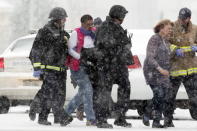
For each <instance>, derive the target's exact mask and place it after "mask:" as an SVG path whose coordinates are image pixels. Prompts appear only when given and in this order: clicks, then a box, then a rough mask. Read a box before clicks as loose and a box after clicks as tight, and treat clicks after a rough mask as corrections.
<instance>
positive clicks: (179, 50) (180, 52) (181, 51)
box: [176, 49, 184, 57]
mask: <svg viewBox="0 0 197 131" xmlns="http://www.w3.org/2000/svg"><path fill="white" fill-rule="evenodd" d="M176 55H177V56H181V57H183V56H184V53H183V50H182V49H177V50H176Z"/></svg>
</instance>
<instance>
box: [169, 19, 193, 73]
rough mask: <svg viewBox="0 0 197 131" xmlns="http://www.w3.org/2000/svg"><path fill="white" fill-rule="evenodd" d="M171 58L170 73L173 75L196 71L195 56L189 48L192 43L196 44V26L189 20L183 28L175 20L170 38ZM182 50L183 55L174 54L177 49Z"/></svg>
mask: <svg viewBox="0 0 197 131" xmlns="http://www.w3.org/2000/svg"><path fill="white" fill-rule="evenodd" d="M170 43H171V46H170V49H171V51H172V52H173V53H172V54H173V55H172V58H171V60H170V61H171V69H170V75H171V76H173V77H177V76H186V75H191V74H196V73H197V57H196V56H195V52H193V51H192V50H191V46H192V45H197V27H196V26H194V25H193V24H192V23H191V22H190V23H189V24H188V26H187V27H186V28H184V27H183V26H182V25H181V23H180V21H179V20H178V21H176V22H175V23H174V27H173V33H172V37H171V39H170ZM180 48H181V49H183V50H184V56H183V57H180V56H176V54H175V52H176V50H177V49H180Z"/></svg>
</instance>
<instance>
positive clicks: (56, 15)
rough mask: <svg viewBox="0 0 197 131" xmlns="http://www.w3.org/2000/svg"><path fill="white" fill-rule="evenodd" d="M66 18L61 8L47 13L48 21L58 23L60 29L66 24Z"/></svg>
mask: <svg viewBox="0 0 197 131" xmlns="http://www.w3.org/2000/svg"><path fill="white" fill-rule="evenodd" d="M66 17H68V15H67V13H66V11H65V10H64V8H62V7H55V8H53V9H52V10H51V12H50V13H49V19H50V20H51V21H54V22H56V23H58V25H60V26H61V27H63V26H64V24H65V22H66Z"/></svg>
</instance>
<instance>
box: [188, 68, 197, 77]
mask: <svg viewBox="0 0 197 131" xmlns="http://www.w3.org/2000/svg"><path fill="white" fill-rule="evenodd" d="M187 71H188V75H190V74H193V73H197V68H190V69H188V70H187Z"/></svg>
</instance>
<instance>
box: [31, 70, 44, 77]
mask: <svg viewBox="0 0 197 131" xmlns="http://www.w3.org/2000/svg"><path fill="white" fill-rule="evenodd" d="M42 73H43V72H42V70H37V71H34V72H33V76H34V77H36V78H40V75H41V74H42Z"/></svg>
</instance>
